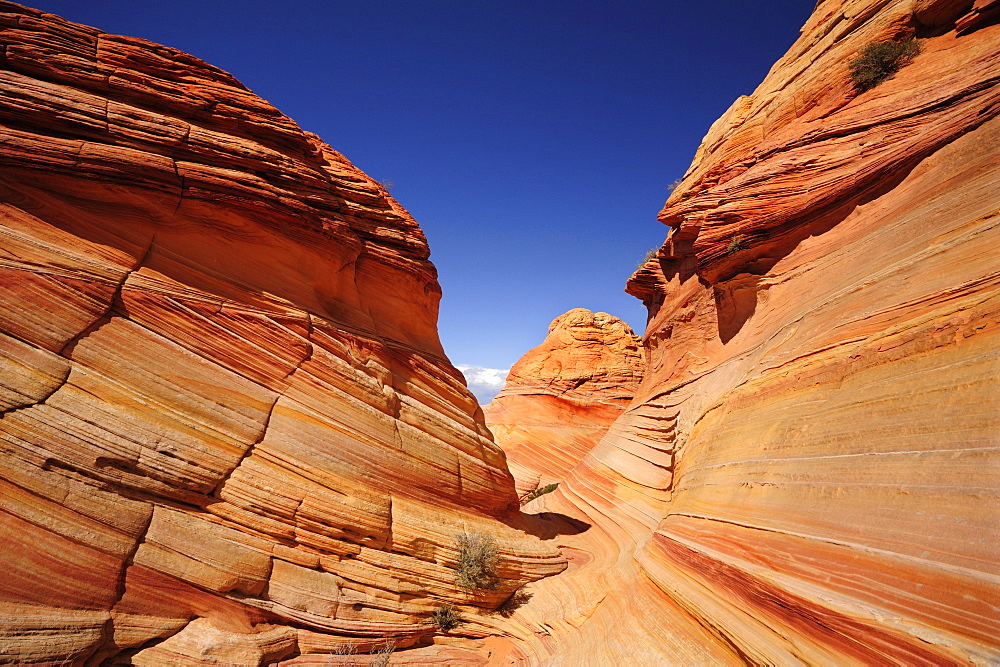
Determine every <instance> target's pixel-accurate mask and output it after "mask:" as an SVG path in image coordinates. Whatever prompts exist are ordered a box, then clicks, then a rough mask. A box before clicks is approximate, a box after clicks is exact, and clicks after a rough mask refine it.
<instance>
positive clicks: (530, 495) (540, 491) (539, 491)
mask: <svg viewBox="0 0 1000 667" xmlns="http://www.w3.org/2000/svg"><path fill="white" fill-rule="evenodd" d="M558 488H559V482H553V483H552V484H546V485H545V486H543V487H540V488H539V487H537V486H536V487H535V488H533V489H532V490H531V491H528V492H527V493H525V494H524V495H523V496H521V498H520V503H521V507H524V506H525V505H527V504H528V503H530V502H531V501H532V500H534V499H535V498H538V497H539V496H544V495H545V494H546V493H552V492H553V491H555V490H556V489H558Z"/></svg>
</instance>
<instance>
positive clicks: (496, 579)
mask: <svg viewBox="0 0 1000 667" xmlns="http://www.w3.org/2000/svg"><path fill="white" fill-rule="evenodd" d="M455 542H456V543H457V545H458V572H457V574H456V576H455V583H457V584H458V585H459V586H460V587H461V588H464V589H466V590H468V591H495V590H496V589H497V588H498V587H499V586H500V575H499V574H498V573H497V567H498V566H499V565H500V554H498V553H497V541H496V540H495V539H493V536H492V535H487V534H486V533H482V532H480V531H478V530H474V531H472V532H471V533H459V534H458V535H456V536H455Z"/></svg>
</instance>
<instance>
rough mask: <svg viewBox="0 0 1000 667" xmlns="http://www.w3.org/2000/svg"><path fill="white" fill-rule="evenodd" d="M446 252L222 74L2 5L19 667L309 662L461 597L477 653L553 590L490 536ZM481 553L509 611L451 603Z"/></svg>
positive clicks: (3, 656) (426, 616)
mask: <svg viewBox="0 0 1000 667" xmlns="http://www.w3.org/2000/svg"><path fill="white" fill-rule="evenodd" d="M427 258H428V250H427V245H426V242H425V239H424V236H423V234H422V232H421V231H420V229H419V227H418V226H417V224H416V223H415V222H414V221H413V219H412V218H411V217H410V216H409V214H408V213H407V212H406V211H405V210H404V209H403V208H402V207H400V206H399V204H398V203H396V202H395V201H394V200H393V199H392V197H390V196H389V195H388V193H387V192H386V191H385V189H384V188H382V187H381V186H380V185H379V184H378V183H376V182H374V181H373V180H372V179H370V178H369V177H367V176H366V175H365V174H363V173H361V172H360V171H359V170H358V169H356V168H355V167H354V166H352V165H351V164H350V163H349V162H348V161H347V160H346V159H345V158H344V157H343V156H341V155H340V154H338V153H337V152H336V151H334V150H332V149H331V148H329V147H328V146H326V145H325V144H324V143H322V142H321V141H320V140H319V139H318V138H317V137H316V136H314V135H311V134H309V133H306V132H303V131H301V130H300V129H299V128H298V127H297V126H296V125H295V123H293V122H292V121H291V120H289V119H288V118H286V117H285V116H283V115H282V114H281V113H279V112H278V111H277V110H276V109H274V108H273V107H272V106H271V105H269V104H268V103H267V102H265V101H264V100H261V99H260V98H258V97H256V96H255V95H253V93H251V92H250V91H249V90H247V89H246V88H245V87H243V86H242V85H241V84H240V83H239V82H238V81H236V80H235V79H233V78H232V77H231V76H230V75H228V74H227V73H225V72H223V71H220V70H218V69H216V68H214V67H211V66H210V65H207V64H205V63H203V62H201V61H199V60H197V59H196V58H193V57H191V56H189V55H187V54H184V53H181V52H178V51H176V50H174V49H170V48H167V47H164V46H160V45H157V44H152V43H149V42H146V41H144V40H141V39H134V38H129V37H121V36H115V35H108V34H103V33H101V32H100V31H99V30H96V29H94V28H89V27H86V26H81V25H76V24H73V23H69V22H66V21H64V20H62V19H60V18H58V17H56V16H53V15H51V14H44V13H42V12H39V11H36V10H33V9H27V8H24V7H22V6H20V5H16V4H13V3H9V2H0V303H2V307H0V367H2V369H3V372H2V374H0V407H2V413H0V470H2V475H0V477H2V479H0V524H2V528H0V535H2V537H3V540H2V544H0V562H2V563H3V569H4V572H3V577H2V582H0V599H2V600H3V605H2V609H0V617H2V620H0V661H13V662H21V663H27V662H45V661H62V660H75V661H83V660H89V661H90V662H92V663H96V662H99V661H102V660H104V661H109V662H114V661H116V660H134V661H135V662H136V663H137V664H165V663H170V662H174V663H175V664H196V663H200V662H221V663H235V664H257V663H258V662H261V661H272V660H277V659H280V658H283V657H290V656H295V655H298V654H302V657H301V658H298V659H297V660H300V661H301V660H306V659H307V658H308V655H309V654H326V653H331V652H333V651H334V650H336V649H337V648H338V647H339V646H342V645H343V644H344V643H345V642H347V641H349V640H353V641H354V642H355V643H356V645H357V648H358V649H359V650H366V649H370V648H371V647H372V646H373V645H380V644H381V640H382V638H390V639H393V640H395V642H396V645H397V647H406V646H408V645H412V644H414V643H418V642H425V640H426V639H427V638H429V637H430V636H431V635H434V634H435V632H436V630H435V628H434V626H433V625H432V624H431V622H430V614H431V612H432V611H433V610H434V609H435V608H436V607H437V606H438V605H440V604H442V603H455V604H458V605H460V606H462V607H463V608H464V610H465V611H464V613H465V616H466V619H467V622H466V623H465V624H463V625H462V626H461V628H460V629H459V630H458V631H457V632H458V633H459V634H463V633H464V634H466V635H473V636H476V635H480V636H481V635H482V634H484V632H485V631H484V628H485V627H486V626H488V625H489V624H490V623H492V621H491V620H490V619H489V618H487V617H480V616H477V613H476V609H477V608H484V609H489V608H492V607H495V606H496V605H497V604H499V603H500V602H501V601H502V600H503V599H504V598H505V597H506V596H507V595H509V594H510V592H511V591H512V590H513V589H515V588H516V587H517V586H519V585H521V584H523V583H524V582H527V581H532V580H535V579H538V578H540V577H543V576H546V575H549V574H553V573H555V572H558V571H560V570H561V569H563V568H564V567H565V561H563V560H562V559H561V558H560V557H559V556H558V553H557V552H556V551H555V550H554V549H553V548H552V547H550V546H548V545H544V544H542V543H541V542H540V541H539V540H538V539H537V538H536V537H534V536H531V535H528V534H526V533H524V532H522V531H520V530H517V529H514V528H510V527H508V526H507V525H505V524H504V523H502V522H501V521H499V520H498V519H499V518H502V517H504V516H505V515H506V514H507V513H508V512H510V511H511V510H512V508H516V496H515V491H514V486H513V480H512V478H511V476H510V474H509V472H508V471H507V468H506V465H505V463H504V457H503V453H502V452H501V451H500V450H499V449H498V448H497V447H496V446H495V445H494V444H493V442H492V441H491V438H490V435H489V432H488V431H487V430H486V428H485V427H484V425H483V422H482V415H481V413H480V412H479V408H478V406H477V405H476V401H475V399H474V398H473V397H472V395H471V394H470V393H469V392H468V390H467V389H466V388H465V386H464V382H463V380H462V377H461V375H460V374H459V373H458V371H456V370H455V369H454V368H453V367H452V366H451V364H450V363H449V362H448V360H447V359H446V358H445V357H444V355H443V352H442V350H441V346H440V343H439V341H438V337H437V331H436V317H437V304H438V299H439V296H440V290H439V287H438V284H437V282H436V274H435V270H434V267H433V266H432V265H431V264H430V262H429V261H428V259H427ZM463 530H482V531H484V532H487V533H489V534H491V535H494V536H495V537H496V539H497V542H498V546H499V549H500V555H501V557H502V563H503V564H502V566H501V571H500V574H501V576H502V577H503V585H502V586H501V587H500V589H499V590H496V591H492V592H489V593H483V594H478V595H472V594H469V593H467V592H464V591H462V590H460V589H458V588H457V587H456V585H455V571H454V569H453V567H454V566H455V559H456V545H455V540H454V535H455V534H456V533H458V532H461V531H463ZM161 640H162V641H161Z"/></svg>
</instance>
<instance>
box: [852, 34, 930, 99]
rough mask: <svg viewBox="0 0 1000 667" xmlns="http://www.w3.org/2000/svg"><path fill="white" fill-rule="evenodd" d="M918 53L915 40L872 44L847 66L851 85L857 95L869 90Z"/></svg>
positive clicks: (918, 46)
mask: <svg viewBox="0 0 1000 667" xmlns="http://www.w3.org/2000/svg"><path fill="white" fill-rule="evenodd" d="M918 53H920V42H918V41H916V40H915V39H906V40H903V41H902V42H872V43H871V44H869V45H868V46H866V47H865V48H863V49H861V52H860V53H858V55H857V57H855V58H854V59H853V60H851V61H850V62H849V63H848V64H847V67H848V68H849V69H850V72H851V83H853V84H854V88H855V90H857V91H858V92H859V93H863V92H865V91H866V90H871V89H872V88H874V87H875V86H877V85H879V84H880V83H882V82H883V81H885V80H886V79H888V78H889V77H891V76H892V75H893V74H895V73H896V72H898V71H899V70H900V69H902V68H903V66H904V65H907V64H909V63H910V61H911V60H913V58H914V57H916V55H917V54H918Z"/></svg>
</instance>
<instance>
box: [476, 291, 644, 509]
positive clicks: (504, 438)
mask: <svg viewBox="0 0 1000 667" xmlns="http://www.w3.org/2000/svg"><path fill="white" fill-rule="evenodd" d="M643 366H644V363H643V351H642V340H641V339H640V338H639V337H638V336H636V335H635V334H634V333H633V332H632V329H631V327H629V325H627V324H625V323H624V322H622V321H621V320H620V319H618V318H617V317H613V316H611V315H608V314H607V313H592V312H591V311H589V310H587V309H586V308H574V309H573V310H571V311H569V312H567V313H565V314H563V315H560V316H559V317H557V318H556V319H554V320H553V321H552V324H550V325H549V333H548V336H546V338H545V340H544V341H543V342H542V344H541V345H539V346H538V347H536V348H534V349H533V350H530V351H529V352H527V353H526V354H525V355H524V356H523V357H521V359H520V360H518V362H517V363H516V364H514V366H513V367H512V368H511V369H510V373H509V374H508V375H507V383H506V385H505V386H504V388H503V390H502V391H501V392H500V393H499V394H497V396H496V398H494V399H493V401H492V402H491V403H490V404H489V405H488V406H486V409H485V410H484V412H485V414H486V424H487V426H489V428H490V430H491V431H492V432H493V435H494V438H495V441H496V443H497V444H498V445H500V447H501V448H503V450H504V452H505V453H506V454H507V462H508V464H509V466H510V469H511V472H512V473H513V474H514V477H515V479H516V480H517V485H518V490H519V491H522V492H523V491H525V490H527V489H529V488H533V487H534V486H536V485H537V486H544V485H546V484H549V483H552V482H559V481H561V480H562V479H563V478H565V477H566V474H567V473H568V472H569V471H570V470H572V468H573V467H574V466H575V465H576V464H577V463H579V462H580V460H581V459H582V458H583V457H584V455H586V454H587V452H589V451H590V450H591V448H592V447H593V446H594V445H595V444H596V443H597V442H598V441H599V440H600V439H601V438H602V437H603V436H604V434H605V432H607V430H608V427H609V426H610V425H611V423H612V422H613V421H614V420H615V419H616V418H617V417H618V415H620V414H621V412H622V410H624V409H625V407H626V406H627V405H628V403H629V401H631V400H632V397H633V396H634V395H635V392H636V389H637V388H638V386H639V381H640V380H641V379H642V369H643Z"/></svg>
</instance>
